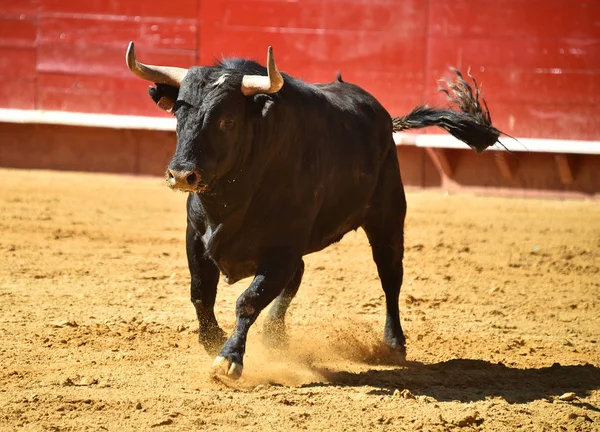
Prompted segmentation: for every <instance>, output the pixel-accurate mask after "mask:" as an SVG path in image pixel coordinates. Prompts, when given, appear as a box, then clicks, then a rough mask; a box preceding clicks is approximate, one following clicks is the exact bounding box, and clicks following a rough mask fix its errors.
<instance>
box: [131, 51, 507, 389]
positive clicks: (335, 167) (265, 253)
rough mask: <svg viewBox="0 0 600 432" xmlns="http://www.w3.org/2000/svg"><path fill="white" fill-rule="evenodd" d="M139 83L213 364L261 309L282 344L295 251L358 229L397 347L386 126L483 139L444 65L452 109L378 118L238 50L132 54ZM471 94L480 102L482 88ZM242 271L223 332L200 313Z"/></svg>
mask: <svg viewBox="0 0 600 432" xmlns="http://www.w3.org/2000/svg"><path fill="white" fill-rule="evenodd" d="M126 61H127V65H128V67H129V69H130V70H131V71H132V72H133V73H134V74H135V75H137V76H138V77H140V78H143V79H145V80H148V81H150V82H152V83H155V86H150V87H149V89H148V93H149V95H150V97H151V98H152V100H153V101H154V102H155V103H156V104H157V105H158V106H159V107H160V108H162V109H164V110H166V111H169V112H172V113H173V114H174V115H175V117H176V119H177V128H176V131H177V145H176V149H175V154H174V155H173V158H172V160H171V162H170V164H169V166H168V169H167V172H166V181H167V185H168V186H169V187H170V188H172V189H174V190H180V191H184V192H188V193H189V194H188V197H187V231H186V251H187V260H188V266H189V271H190V274H191V301H192V303H193V305H194V307H195V310H196V315H197V318H198V326H199V330H198V338H199V342H200V344H202V345H203V346H204V348H205V349H206V351H207V352H208V353H209V354H211V355H213V356H215V355H216V358H215V360H214V363H213V372H214V373H215V374H217V375H218V376H224V377H230V378H233V379H237V378H239V377H240V376H241V374H242V369H243V357H244V352H245V350H246V339H247V335H248V331H249V329H250V327H251V326H252V324H253V323H254V322H255V321H256V319H257V317H258V316H259V314H260V313H261V311H262V310H263V309H265V308H266V307H267V306H268V305H269V304H270V303H273V305H272V306H271V308H270V310H269V312H268V315H267V316H266V319H265V322H264V336H265V338H266V339H267V341H270V342H271V343H273V344H275V345H280V346H281V345H285V342H286V325H285V316H286V311H287V309H288V307H289V306H290V303H291V301H292V299H293V298H294V296H295V295H296V293H297V291H298V288H299V286H300V282H301V281H302V275H303V273H304V262H303V256H304V255H307V254H310V253H313V252H317V251H319V250H322V249H324V248H326V247H327V246H329V245H331V244H332V243H335V242H337V241H339V240H340V239H341V238H342V237H343V236H344V235H345V234H346V233H347V232H349V231H351V230H356V229H357V228H359V227H362V228H363V229H364V231H365V233H366V235H367V237H368V240H369V243H370V246H371V249H372V255H373V260H374V261H375V264H376V266H377V271H378V275H379V278H380V280H381V285H382V288H383V291H384V293H385V305H386V312H385V313H386V320H385V327H384V332H383V341H384V343H385V344H386V345H387V347H389V353H390V355H391V356H392V358H394V359H399V360H401V359H403V358H404V357H405V354H406V348H405V337H404V333H403V331H402V326H401V324H400V311H399V304H398V300H399V294H400V287H401V285H402V277H403V264H402V260H403V255H404V235H403V231H404V219H405V215H406V199H405V193H404V187H403V184H402V179H401V175H400V168H399V164H398V159H397V156H396V148H395V145H394V140H393V137H392V133H393V132H394V131H401V130H406V129H414V128H422V127H426V126H439V127H442V128H444V129H446V130H447V131H448V132H450V133H451V134H453V135H454V136H456V137H457V138H459V139H460V140H462V141H464V142H465V143H466V144H468V145H469V146H470V147H472V148H473V149H475V150H477V151H482V150H484V149H485V148H487V147H489V146H491V145H493V144H495V143H496V142H497V141H498V138H499V135H500V132H499V131H498V130H497V129H496V128H494V127H493V126H492V124H491V119H490V116H489V110H488V108H487V105H485V102H483V105H482V104H481V103H480V97H479V92H478V87H477V84H476V83H475V81H474V80H473V82H474V84H475V90H473V89H472V88H471V86H470V85H469V84H468V83H467V82H466V81H465V80H464V79H463V77H462V75H460V73H459V72H458V71H456V73H457V79H456V81H455V82H448V88H447V89H444V91H445V92H446V93H447V96H448V97H449V98H450V99H451V100H452V101H453V102H454V103H455V104H456V105H457V107H458V110H456V109H450V108H447V109H442V108H431V107H427V106H419V107H416V108H415V109H414V110H413V111H411V112H410V113H409V114H407V115H406V116H404V117H396V118H392V117H391V116H390V114H389V113H388V112H387V111H386V109H385V108H384V107H383V106H382V105H381V104H380V103H379V102H378V101H377V100H376V99H375V98H374V97H373V96H372V95H371V94H369V93H368V92H366V91H365V90H363V89H362V88H360V87H359V86H357V85H354V84H350V83H347V82H344V81H343V79H342V78H341V76H340V75H338V77H337V80H336V81H335V82H332V83H327V84H309V83H306V82H303V81H301V80H300V79H297V78H294V77H292V76H290V75H287V74H285V73H281V72H279V70H278V68H277V65H276V63H275V60H274V57H273V51H272V48H271V47H269V48H268V53H267V66H266V68H265V67H263V66H261V65H260V64H258V63H256V62H254V61H251V60H246V59H240V58H231V59H224V60H221V61H219V62H217V63H216V64H214V65H212V66H199V67H191V68H190V69H183V68H177V67H170V66H152V65H146V64H143V63H140V62H138V61H137V59H136V55H135V52H134V45H133V42H131V43H130V44H129V47H128V50H127V54H126ZM482 101H483V99H482ZM221 273H222V274H223V275H224V280H225V281H226V282H227V283H234V282H236V281H238V280H240V279H242V278H246V277H250V276H251V277H253V279H252V282H251V283H250V285H249V287H248V288H247V289H246V290H245V291H244V292H243V293H242V294H241V295H240V296H239V298H238V300H237V303H236V308H235V316H236V322H235V327H234V330H233V334H232V335H231V336H229V337H226V335H225V333H224V331H223V330H222V329H221V328H220V327H219V324H218V323H217V320H216V318H215V314H214V304H215V298H216V294H217V283H218V281H219V277H220V274H221Z"/></svg>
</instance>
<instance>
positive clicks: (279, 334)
mask: <svg viewBox="0 0 600 432" xmlns="http://www.w3.org/2000/svg"><path fill="white" fill-rule="evenodd" d="M303 274H304V261H301V262H300V266H299V267H298V269H297V270H296V273H294V276H293V277H292V279H291V280H290V281H289V282H288V284H287V285H286V286H285V288H284V289H283V291H282V292H281V294H279V295H278V296H277V298H276V299H275V301H274V302H273V305H272V306H271V309H270V310H269V314H268V315H267V317H266V319H265V323H264V326H263V339H264V342H265V343H266V344H267V345H269V346H271V347H274V348H285V347H286V346H287V341H288V340H287V333H286V331H285V314H286V312H287V310H288V308H289V306H290V303H291V302H292V299H293V298H294V296H295V295H296V293H297V292H298V288H299V287H300V283H301V282H302V275H303Z"/></svg>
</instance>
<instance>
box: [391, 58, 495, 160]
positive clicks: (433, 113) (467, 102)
mask: <svg viewBox="0 0 600 432" xmlns="http://www.w3.org/2000/svg"><path fill="white" fill-rule="evenodd" d="M451 70H452V72H454V73H455V74H456V81H451V80H443V81H441V82H444V83H445V84H446V87H447V88H445V87H442V86H440V88H439V90H440V91H441V92H443V93H445V94H446V97H447V98H448V100H449V101H450V102H452V103H453V104H454V105H456V108H458V110H453V109H438V108H430V107H426V106H418V107H416V108H415V109H413V110H412V111H411V112H410V113H409V114H408V115H406V116H404V117H395V118H393V119H392V121H393V127H394V131H395V132H399V131H402V130H406V129H418V128H423V127H427V126H438V127H441V128H443V129H445V130H446V131H448V132H449V133H450V134H452V135H453V136H454V137H456V138H458V139H459V140H461V141H463V142H464V143H466V144H467V145H469V146H470V147H471V148H473V149H474V150H476V151H477V152H482V151H483V150H485V149H486V148H488V147H490V146H492V145H494V144H496V143H497V142H498V138H499V137H500V134H501V132H500V131H499V130H498V129H496V128H495V127H494V126H492V118H491V116H490V110H489V108H488V106H487V103H486V102H485V99H483V97H480V96H481V95H480V89H479V86H478V85H477V81H475V78H473V77H472V76H471V74H470V72H468V73H467V75H468V76H469V78H471V80H472V81H473V87H474V89H475V90H473V88H471V86H470V85H469V83H468V82H467V81H466V80H465V79H464V77H463V75H462V74H461V73H460V71H458V70H457V69H454V68H451ZM480 99H481V102H480Z"/></svg>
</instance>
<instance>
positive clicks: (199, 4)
mask: <svg viewBox="0 0 600 432" xmlns="http://www.w3.org/2000/svg"><path fill="white" fill-rule="evenodd" d="M201 10H202V0H196V65H199V64H200V43H201V41H200V34H201V28H200V12H201Z"/></svg>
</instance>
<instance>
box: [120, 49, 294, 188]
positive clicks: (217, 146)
mask: <svg viewBox="0 0 600 432" xmlns="http://www.w3.org/2000/svg"><path fill="white" fill-rule="evenodd" d="M126 60H127V66H128V67H129V69H130V70H131V71H132V72H133V73H134V74H135V75H137V76H138V77H140V78H143V79H145V80H148V81H151V82H153V83H155V84H156V88H155V87H150V88H149V89H148V93H149V95H150V96H151V97H152V99H153V100H154V102H156V104H157V105H158V106H159V107H160V108H162V109H163V110H165V111H169V112H173V113H174V114H175V116H176V117H177V148H176V150H175V155H174V156H173V159H172V160H171V163H170V164H169V167H168V169H167V184H168V185H169V187H171V188H172V189H178V190H183V191H189V192H202V191H203V190H204V189H205V188H207V187H208V185H209V184H210V183H211V182H213V181H214V180H217V179H219V178H221V177H223V176H225V174H227V173H229V172H231V171H232V170H234V169H236V168H238V167H236V164H239V163H240V160H241V158H240V157H239V156H240V154H243V153H244V152H249V151H250V148H251V146H250V142H249V141H250V140H251V139H252V135H253V133H252V130H253V129H252V127H253V123H254V122H256V121H260V119H261V118H262V117H265V116H266V115H267V113H268V112H269V108H270V107H271V105H272V102H273V100H272V98H271V96H269V95H270V94H273V93H276V92H278V91H279V90H280V89H281V87H282V86H283V77H282V76H281V74H280V73H279V71H278V69H277V65H276V64H275V60H274V59H273V50H272V48H271V47H269V49H268V54H267V65H268V66H267V74H268V76H262V75H244V74H242V73H241V72H239V71H237V70H235V69H227V68H224V67H220V66H215V67H213V66H206V67H192V68H190V69H183V68H177V67H170V66H153V65H145V64H143V63H140V62H138V61H137V59H136V57H135V51H134V47H133V42H130V43H129V48H128V49H127V56H126ZM239 169H241V167H240V168H239Z"/></svg>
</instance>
